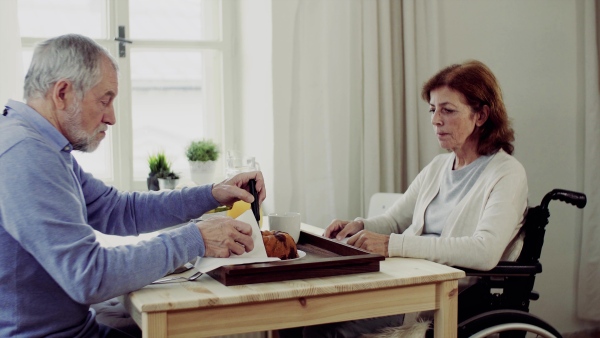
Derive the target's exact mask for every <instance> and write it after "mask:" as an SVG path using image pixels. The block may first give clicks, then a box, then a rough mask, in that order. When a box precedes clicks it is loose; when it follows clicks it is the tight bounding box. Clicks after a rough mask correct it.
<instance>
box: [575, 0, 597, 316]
mask: <svg viewBox="0 0 600 338" xmlns="http://www.w3.org/2000/svg"><path fill="white" fill-rule="evenodd" d="M598 10H600V6H598V1H596V3H594V2H593V1H586V2H585V10H584V15H585V17H584V25H585V28H584V30H585V36H584V39H585V42H584V44H585V53H584V58H585V66H584V67H585V101H584V106H585V112H584V114H585V144H584V147H585V152H584V184H583V186H584V192H585V194H586V195H587V199H588V204H587V206H586V207H585V209H583V228H582V231H581V235H582V236H581V257H580V264H579V285H578V290H577V315H578V316H579V318H581V319H585V320H593V321H600V305H599V304H600V286H599V285H598V281H600V245H598V243H600V173H599V168H600V89H599V85H598V82H599V81H600V72H599V68H598V57H599V52H598V45H599V44H598V38H599V34H598V31H599V27H600V23H599V22H598V20H599V19H600V15H598V14H599V13H598Z"/></svg>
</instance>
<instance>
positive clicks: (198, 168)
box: [185, 139, 219, 184]
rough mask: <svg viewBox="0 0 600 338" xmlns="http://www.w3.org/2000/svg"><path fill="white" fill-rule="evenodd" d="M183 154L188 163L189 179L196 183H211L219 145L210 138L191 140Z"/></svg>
mask: <svg viewBox="0 0 600 338" xmlns="http://www.w3.org/2000/svg"><path fill="white" fill-rule="evenodd" d="M185 154H186V156H187V159H188V162H189V164H190V174H191V179H192V181H194V183H196V184H208V183H212V181H213V177H214V174H215V168H216V164H217V159H218V158H219V147H218V146H217V144H216V143H214V142H213V141H211V140H206V139H203V140H200V141H193V142H192V143H190V145H189V146H188V147H187V148H186V150H185Z"/></svg>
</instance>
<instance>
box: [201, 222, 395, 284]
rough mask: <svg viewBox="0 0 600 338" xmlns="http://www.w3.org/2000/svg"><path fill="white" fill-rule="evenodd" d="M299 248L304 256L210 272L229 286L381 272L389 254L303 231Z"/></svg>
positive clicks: (222, 268)
mask: <svg viewBox="0 0 600 338" xmlns="http://www.w3.org/2000/svg"><path fill="white" fill-rule="evenodd" d="M298 249H299V250H302V251H304V252H306V256H304V257H302V258H300V259H293V260H285V261H275V262H265V263H252V264H240V265H226V266H222V267H220V268H217V269H215V270H212V271H210V272H208V275H210V276H211V277H212V278H214V279H216V280H218V281H219V282H221V283H222V284H224V285H226V286H231V285H241V284H253V283H264V282H278V281H284V280H291V279H304V278H315V277H327V276H338V275H348V274H353V273H364V272H375V271H379V262H380V261H382V260H385V257H383V256H381V255H378V254H373V253H369V252H367V251H364V250H361V249H358V248H355V247H353V246H350V245H347V244H344V243H340V242H337V241H334V240H331V239H328V238H325V237H322V236H316V235H313V234H310V233H308V232H304V231H301V232H300V238H299V239H298Z"/></svg>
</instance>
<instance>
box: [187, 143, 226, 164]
mask: <svg viewBox="0 0 600 338" xmlns="http://www.w3.org/2000/svg"><path fill="white" fill-rule="evenodd" d="M185 154H186V156H187V158H188V160H190V161H200V162H207V161H216V160H217V159H218V158H219V148H218V147H217V145H216V144H215V143H214V142H213V141H211V140H201V141H193V142H192V143H190V145H189V146H188V147H187V149H186V151H185Z"/></svg>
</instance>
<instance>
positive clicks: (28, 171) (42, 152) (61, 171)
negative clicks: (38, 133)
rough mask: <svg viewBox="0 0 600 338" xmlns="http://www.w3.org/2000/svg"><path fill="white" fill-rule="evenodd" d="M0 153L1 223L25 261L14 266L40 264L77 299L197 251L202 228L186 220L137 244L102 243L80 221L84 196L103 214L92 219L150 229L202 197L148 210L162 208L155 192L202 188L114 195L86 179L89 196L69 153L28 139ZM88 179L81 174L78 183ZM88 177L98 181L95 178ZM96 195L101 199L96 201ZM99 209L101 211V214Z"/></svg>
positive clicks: (153, 273)
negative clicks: (108, 245) (110, 245)
mask: <svg viewBox="0 0 600 338" xmlns="http://www.w3.org/2000/svg"><path fill="white" fill-rule="evenodd" d="M22 154H28V156H29V158H28V159H27V160H23V158H22ZM2 156H3V160H2V161H1V162H0V170H2V172H3V173H4V174H3V175H0V185H1V186H2V187H3V194H2V195H3V196H2V198H0V209H1V211H0V217H1V222H2V226H3V227H4V229H5V231H6V232H7V233H8V234H9V235H10V236H11V237H12V238H13V239H14V240H15V241H16V242H18V243H19V247H20V249H19V250H22V251H19V252H20V253H19V254H18V255H16V258H15V259H18V260H19V259H23V260H24V262H25V260H26V261H27V264H24V265H23V266H22V268H21V273H23V274H27V273H28V272H35V271H37V270H36V269H39V267H41V268H43V270H44V271H45V272H46V273H47V274H48V275H49V276H48V277H49V278H50V279H49V280H48V282H56V283H57V284H58V285H60V287H61V288H62V289H63V290H64V291H65V292H66V293H67V294H68V295H69V296H70V297H71V298H72V299H74V300H75V301H77V302H79V303H82V304H91V303H96V302H99V301H103V300H106V299H109V298H111V297H115V296H118V295H121V294H124V293H126V292H129V291H131V290H135V289H139V288H141V287H143V286H145V285H147V284H149V283H150V282H151V281H153V280H155V279H157V278H160V277H162V276H164V275H165V274H166V273H168V272H170V271H173V270H174V269H175V268H176V267H177V266H180V265H182V264H184V263H185V262H188V261H190V260H191V259H193V258H194V257H197V256H203V255H204V243H203V240H202V237H201V234H200V232H199V231H198V229H197V227H196V225H195V224H192V223H190V224H187V225H184V226H183V227H180V228H178V229H175V230H171V231H168V232H165V233H163V234H161V235H159V236H157V237H156V238H153V239H151V240H148V241H145V242H144V245H127V246H119V247H114V248H105V247H102V246H100V244H99V243H98V242H97V241H96V239H95V234H94V232H93V230H92V228H91V227H90V226H89V225H88V223H87V219H86V218H87V217H88V214H87V213H86V210H87V205H86V203H87V204H88V205H89V206H91V210H92V211H91V213H90V214H89V217H91V218H96V217H100V218H101V219H102V221H101V222H98V223H97V224H96V226H97V227H98V228H99V229H102V228H103V227H104V228H106V229H110V228H115V229H125V228H126V225H130V224H132V223H133V224H138V225H139V224H144V223H146V222H147V223H148V224H150V225H149V226H148V230H151V229H155V228H157V227H158V225H159V223H161V222H162V221H168V222H171V223H173V222H175V221H177V220H181V219H185V217H188V216H190V215H195V214H196V213H200V212H201V210H202V208H203V207H198V205H202V203H198V205H194V206H192V207H188V206H184V207H180V208H179V209H176V210H175V211H156V210H150V209H152V208H155V209H161V208H162V209H164V207H161V200H163V201H166V202H165V205H178V204H180V203H190V204H193V202H194V201H195V199H196V198H200V197H201V196H202V195H203V194H205V193H206V191H205V190H207V189H206V188H199V189H197V191H190V192H181V193H176V194H171V195H167V196H166V197H163V195H160V194H156V195H152V196H150V197H147V198H144V196H145V194H124V195H119V194H117V193H116V192H115V191H114V190H113V189H112V188H106V189H101V192H100V193H98V194H96V195H94V194H93V192H95V191H96V190H97V189H92V190H91V191H92V193H90V190H89V189H90V187H89V186H88V187H86V189H84V192H85V193H88V194H89V195H90V196H92V199H91V200H88V199H87V198H86V199H84V198H83V196H82V195H81V194H82V193H81V191H82V190H80V189H78V188H77V185H78V184H79V182H78V177H77V176H76V174H75V173H74V171H73V170H72V168H71V166H70V163H69V161H68V158H69V157H70V155H68V154H66V153H63V152H57V151H55V150H53V149H51V148H50V147H48V146H46V145H45V144H43V143H40V142H37V141H36V140H32V139H27V140H24V141H22V142H20V143H19V144H17V145H15V146H14V147H13V148H12V149H11V150H9V151H7V152H5V153H4V154H3V155H2ZM90 182H91V181H90V179H89V178H88V179H86V180H84V182H83V184H89V183H90ZM92 183H94V184H95V185H97V186H99V184H98V183H97V182H92ZM196 193H197V195H196ZM159 195H160V196H159ZM88 197H89V196H88ZM94 197H95V198H96V199H94ZM102 199H104V200H105V203H100V204H96V203H99V201H100V200H102ZM106 201H108V202H106ZM210 205H212V204H211V203H208V204H206V205H204V207H209V206H210ZM7 210H9V211H10V212H8V211H7ZM190 210H192V211H190ZM143 211H147V214H144V213H143ZM104 213H106V215H102V214H104ZM120 218H123V220H120ZM152 218H157V220H153V219H152ZM141 228H144V226H141ZM144 230H146V229H144ZM116 233H128V232H127V231H125V230H119V231H116ZM21 252H22V253H21ZM30 257H32V258H33V259H34V260H31V258H30Z"/></svg>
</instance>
